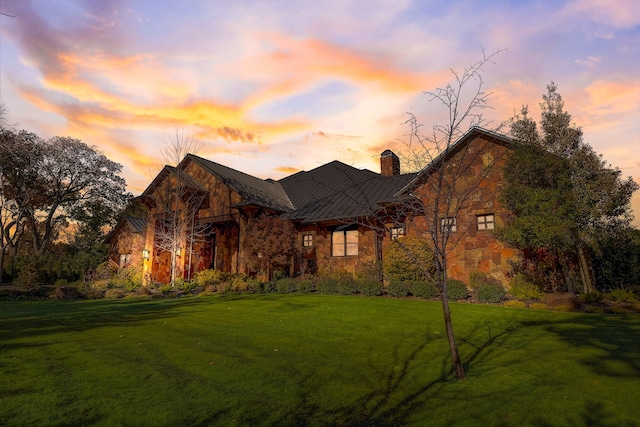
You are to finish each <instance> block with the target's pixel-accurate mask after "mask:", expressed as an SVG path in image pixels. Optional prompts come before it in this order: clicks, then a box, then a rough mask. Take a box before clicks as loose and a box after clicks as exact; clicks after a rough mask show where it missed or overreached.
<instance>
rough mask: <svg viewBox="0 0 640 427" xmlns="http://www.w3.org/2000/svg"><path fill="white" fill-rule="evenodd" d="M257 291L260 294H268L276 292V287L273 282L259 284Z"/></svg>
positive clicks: (257, 284)
mask: <svg viewBox="0 0 640 427" xmlns="http://www.w3.org/2000/svg"><path fill="white" fill-rule="evenodd" d="M255 290H256V292H258V293H259V294H268V293H271V292H275V291H276V285H275V284H274V283H273V282H257V283H256V288H255Z"/></svg>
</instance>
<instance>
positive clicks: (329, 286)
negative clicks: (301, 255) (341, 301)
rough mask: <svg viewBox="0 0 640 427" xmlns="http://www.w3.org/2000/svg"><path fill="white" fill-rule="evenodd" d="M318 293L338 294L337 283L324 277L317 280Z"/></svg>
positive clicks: (328, 277)
mask: <svg viewBox="0 0 640 427" xmlns="http://www.w3.org/2000/svg"><path fill="white" fill-rule="evenodd" d="M317 287H318V292H320V293H321V294H336V293H338V281H337V280H336V279H334V278H333V277H330V276H324V277H321V278H319V279H318V284H317Z"/></svg>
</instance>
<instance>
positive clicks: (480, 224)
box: [476, 213, 496, 231]
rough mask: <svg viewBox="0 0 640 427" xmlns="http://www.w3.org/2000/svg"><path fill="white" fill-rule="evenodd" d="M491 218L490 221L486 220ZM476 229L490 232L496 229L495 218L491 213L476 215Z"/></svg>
mask: <svg viewBox="0 0 640 427" xmlns="http://www.w3.org/2000/svg"><path fill="white" fill-rule="evenodd" d="M489 218H491V221H488V219H489ZM476 229H477V230H478V231H491V230H495V229H496V216H495V214H493V213H489V214H480V215H476Z"/></svg>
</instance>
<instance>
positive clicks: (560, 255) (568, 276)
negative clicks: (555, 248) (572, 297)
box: [558, 252, 575, 294]
mask: <svg viewBox="0 0 640 427" xmlns="http://www.w3.org/2000/svg"><path fill="white" fill-rule="evenodd" d="M558 260H559V261H560V265H561V266H562V273H563V274H564V280H565V282H566V283H567V291H568V292H571V293H572V294H574V293H575V291H574V289H573V279H571V272H569V266H568V265H567V260H566V259H565V257H564V253H563V252H560V253H558Z"/></svg>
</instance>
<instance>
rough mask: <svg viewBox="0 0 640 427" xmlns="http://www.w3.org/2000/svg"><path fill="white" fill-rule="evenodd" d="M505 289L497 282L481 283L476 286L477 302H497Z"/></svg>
mask: <svg viewBox="0 0 640 427" xmlns="http://www.w3.org/2000/svg"><path fill="white" fill-rule="evenodd" d="M506 293H507V291H505V289H504V288H503V287H502V285H501V284H499V283H491V282H487V283H483V284H480V285H478V287H477V288H476V298H477V300H478V302H481V303H490V304H497V303H499V302H502V300H503V299H504V296H505V294H506Z"/></svg>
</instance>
